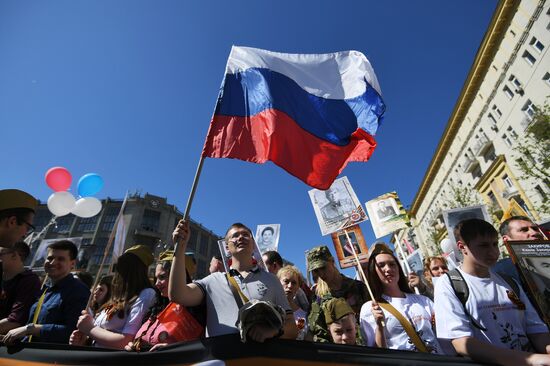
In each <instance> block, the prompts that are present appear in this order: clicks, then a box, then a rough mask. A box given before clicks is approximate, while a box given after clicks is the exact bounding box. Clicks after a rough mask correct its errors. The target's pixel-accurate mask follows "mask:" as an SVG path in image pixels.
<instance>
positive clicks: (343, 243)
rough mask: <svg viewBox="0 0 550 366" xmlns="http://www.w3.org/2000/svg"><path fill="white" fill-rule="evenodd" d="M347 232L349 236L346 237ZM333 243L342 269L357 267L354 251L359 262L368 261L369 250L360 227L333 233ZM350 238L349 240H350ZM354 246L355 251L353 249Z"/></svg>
mask: <svg viewBox="0 0 550 366" xmlns="http://www.w3.org/2000/svg"><path fill="white" fill-rule="evenodd" d="M346 231H347V234H348V235H346ZM331 236H332V243H333V244H334V250H335V251H336V256H337V257H338V261H339V263H340V268H342V269H344V268H349V267H354V266H356V265H357V263H356V261H355V256H354V255H353V250H354V249H355V253H357V256H358V257H359V262H360V263H363V262H366V261H367V260H368V248H367V243H366V241H365V238H364V237H363V232H362V231H361V228H360V227H359V225H354V226H350V227H348V228H346V229H344V230H340V231H337V232H335V233H332V235H331ZM348 236H349V240H348ZM352 246H353V249H352Z"/></svg>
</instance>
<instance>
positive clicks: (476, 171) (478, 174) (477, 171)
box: [468, 165, 481, 184]
mask: <svg viewBox="0 0 550 366" xmlns="http://www.w3.org/2000/svg"><path fill="white" fill-rule="evenodd" d="M479 177H481V167H480V166H479V165H478V166H477V167H476V168H475V169H474V170H472V178H473V179H477V178H479ZM468 184H470V183H468Z"/></svg>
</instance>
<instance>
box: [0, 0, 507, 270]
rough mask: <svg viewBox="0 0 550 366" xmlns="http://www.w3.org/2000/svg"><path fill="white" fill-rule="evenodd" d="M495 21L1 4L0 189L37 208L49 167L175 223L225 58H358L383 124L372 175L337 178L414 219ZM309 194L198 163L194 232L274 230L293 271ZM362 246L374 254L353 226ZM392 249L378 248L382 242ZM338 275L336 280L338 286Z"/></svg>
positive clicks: (368, 8) (369, 6)
mask: <svg viewBox="0 0 550 366" xmlns="http://www.w3.org/2000/svg"><path fill="white" fill-rule="evenodd" d="M496 5H497V2H496V1H495V0H491V1H489V0H485V1H477V0H453V1H440V0H429V1H428V0H426V1H409V0H404V1H398V0H395V1H346V0H341V1H313V0H311V1H309V0H304V1H302V0H300V1H296V0H289V1H287V0H277V1H270V2H269V1H253V0H249V1H179V0H177V1H141V0H120V1H107V0H103V1H74V0H67V1H54V0H52V1H42V0H30V1H15V0H12V1H8V0H1V1H0V135H1V141H2V143H1V145H0V167H1V169H0V188H19V189H23V190H26V191H28V192H30V193H32V194H34V195H35V196H36V197H38V198H39V199H40V200H42V201H45V200H47V198H48V196H49V195H50V194H51V191H50V189H49V188H48V187H47V186H46V183H45V182H44V174H45V172H46V171H47V170H48V169H49V168H50V167H53V166H64V167H66V168H68V169H69V170H70V171H71V173H72V175H73V179H74V183H73V189H72V190H73V191H76V181H77V180H78V178H79V177H80V176H82V175H83V174H85V173H89V172H95V173H98V174H100V175H102V176H103V178H104V180H105V187H104V189H103V190H102V191H101V192H100V193H99V195H98V197H99V198H104V197H107V196H109V197H113V198H122V197H123V196H124V194H125V192H126V190H130V191H133V190H140V191H142V192H150V193H151V194H155V195H159V196H163V197H167V198H168V201H169V202H170V203H173V204H175V205H176V206H177V207H178V208H179V209H180V210H182V211H183V210H184V208H185V204H186V202H187V197H188V194H189V190H190V187H191V184H192V180H193V177H194V174H195V169H196V165H197V162H198V159H199V155H200V153H201V150H202V146H203V143H204V139H205V136H206V132H207V130H208V126H209V123H210V118H211V116H212V112H213V108H214V103H215V100H216V97H217V94H218V89H219V86H220V83H221V81H222V78H223V73H224V69H225V63H226V61H227V56H228V54H229V51H230V48H231V45H240V46H250V47H259V48H265V49H269V50H273V51H280V52H290V53H326V52H333V51H341V50H348V49H355V50H358V51H361V52H363V53H364V54H365V55H366V56H367V58H368V59H369V60H370V61H371V63H372V65H373V67H374V70H375V72H376V74H377V76H378V80H379V82H380V86H381V88H382V93H383V98H384V101H385V102H386V105H387V112H386V115H385V120H384V123H383V125H382V126H381V127H380V128H379V130H378V134H377V136H376V139H377V141H378V147H377V149H376V151H375V152H374V154H373V156H372V158H371V161H369V162H367V163H351V164H350V165H349V166H348V167H347V168H346V169H345V170H344V171H343V174H342V175H345V176H347V177H348V179H349V180H350V182H351V184H352V185H353V187H354V189H355V192H356V193H357V195H358V197H359V199H360V200H361V202H363V203H364V202H366V201H368V200H370V199H372V198H374V197H376V196H378V195H381V194H383V193H386V192H389V191H393V190H395V191H397V192H398V194H399V195H400V197H401V200H402V201H403V203H404V205H405V206H408V205H410V204H411V203H412V201H413V199H414V196H415V194H416V192H417V190H418V187H419V185H420V183H421V181H422V179H423V177H424V173H425V171H426V169H427V167H428V164H429V162H430V160H431V158H432V155H433V153H434V151H435V148H436V146H437V143H438V142H439V139H440V137H441V134H442V132H443V130H444V128H445V126H446V124H447V120H448V118H449V116H450V115H451V112H452V109H453V107H454V105H455V102H456V100H457V98H458V96H459V94H460V91H461V89H462V85H463V83H464V81H465V80H466V76H467V73H468V71H469V69H470V67H471V65H472V62H473V60H474V57H475V54H476V52H477V49H478V47H479V45H480V43H481V40H482V39H483V35H484V34H485V32H486V30H487V27H488V25H489V23H490V20H491V17H492V14H493V11H494V9H495V7H496ZM309 189H310V187H308V186H307V185H305V184H304V183H302V182H301V181H299V180H297V179H296V178H294V177H293V176H291V175H289V174H287V173H286V172H285V171H283V170H282V169H280V168H278V167H277V166H275V165H274V164H272V163H266V164H263V165H256V164H252V163H246V162H242V161H238V160H231V159H207V160H206V161H205V164H204V168H203V172H202V176H201V178H200V182H199V186H198V189H197V194H196V197H195V201H194V203H193V207H192V209H191V217H192V218H193V219H194V220H196V221H198V222H200V223H202V224H203V225H204V226H206V227H207V228H209V229H211V230H212V231H214V232H215V233H218V234H220V235H222V234H223V233H224V232H225V230H226V228H227V227H228V226H229V225H230V224H231V223H232V222H235V221H240V222H243V223H245V224H247V225H248V226H250V227H252V229H253V230H255V227H256V225H257V224H272V223H280V224H281V240H280V252H281V254H282V255H283V256H284V257H286V258H288V259H289V260H291V261H293V262H295V263H296V264H297V265H298V266H299V267H300V268H302V269H304V268H305V263H304V250H306V249H308V248H310V247H313V246H315V245H319V244H327V245H329V246H330V247H331V250H332V244H331V239H330V237H329V236H326V237H323V236H322V235H321V232H320V229H319V226H318V224H317V220H316V218H315V214H314V211H313V208H312V206H311V203H310V201H309V197H308V194H307V192H308V190H309ZM361 227H362V229H363V233H364V235H365V237H366V238H367V242H368V243H369V244H370V243H372V242H373V241H374V240H375V238H374V234H373V231H372V228H371V226H370V223H369V222H365V223H363V224H361ZM386 239H389V238H386ZM347 273H348V274H349V273H350V272H349V271H348V272H347Z"/></svg>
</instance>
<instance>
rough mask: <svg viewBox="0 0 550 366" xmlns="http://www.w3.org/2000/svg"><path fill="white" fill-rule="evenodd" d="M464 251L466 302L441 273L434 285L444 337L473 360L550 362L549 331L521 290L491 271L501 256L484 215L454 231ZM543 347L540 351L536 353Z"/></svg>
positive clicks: (516, 364)
mask: <svg viewBox="0 0 550 366" xmlns="http://www.w3.org/2000/svg"><path fill="white" fill-rule="evenodd" d="M454 234H455V237H456V239H457V246H458V248H459V249H460V251H461V252H462V254H463V255H464V262H463V264H462V266H461V267H459V268H458V271H459V272H460V273H459V275H461V276H462V277H463V279H464V281H465V283H466V285H467V288H468V290H469V291H468V292H469V295H468V298H467V299H466V302H465V303H464V305H463V304H462V303H461V301H460V300H459V298H458V297H457V293H456V292H455V290H454V289H453V286H452V283H451V281H450V277H449V276H447V275H443V276H441V277H440V278H439V280H438V281H437V283H436V285H435V317H436V328H437V336H438V338H439V339H440V341H443V342H445V340H446V341H450V342H451V344H452V346H453V347H454V349H455V350H456V352H457V353H458V354H460V355H463V356H469V357H471V358H472V359H473V360H474V361H480V362H487V363H497V364H500V365H510V366H519V365H550V355H549V354H548V353H549V352H550V334H549V333H548V328H547V327H546V325H545V324H544V323H543V322H542V320H541V319H540V317H539V316H538V314H537V312H536V311H535V309H534V308H533V306H532V305H531V303H530V302H529V299H528V298H527V296H526V295H525V293H524V292H523V291H521V290H520V286H515V287H517V288H518V290H519V293H515V292H514V289H513V288H512V287H511V286H510V285H509V284H508V282H507V281H506V280H504V279H503V278H502V277H501V276H499V275H498V274H496V273H495V272H493V271H491V270H490V267H492V266H493V265H494V264H495V263H496V261H497V260H498V257H499V251H498V233H497V231H496V230H495V229H494V228H493V226H492V225H491V224H489V223H488V222H486V221H483V220H480V219H469V220H464V221H461V222H460V223H458V225H457V226H456V227H455V230H454ZM533 352H539V353H533Z"/></svg>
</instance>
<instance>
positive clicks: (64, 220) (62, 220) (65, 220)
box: [52, 214, 75, 233]
mask: <svg viewBox="0 0 550 366" xmlns="http://www.w3.org/2000/svg"><path fill="white" fill-rule="evenodd" d="M74 219H75V216H74V215H72V214H70V215H67V216H63V217H58V218H57V219H55V226H54V228H53V230H52V231H53V232H54V233H68V232H69V230H71V225H72V224H73V220H74Z"/></svg>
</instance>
